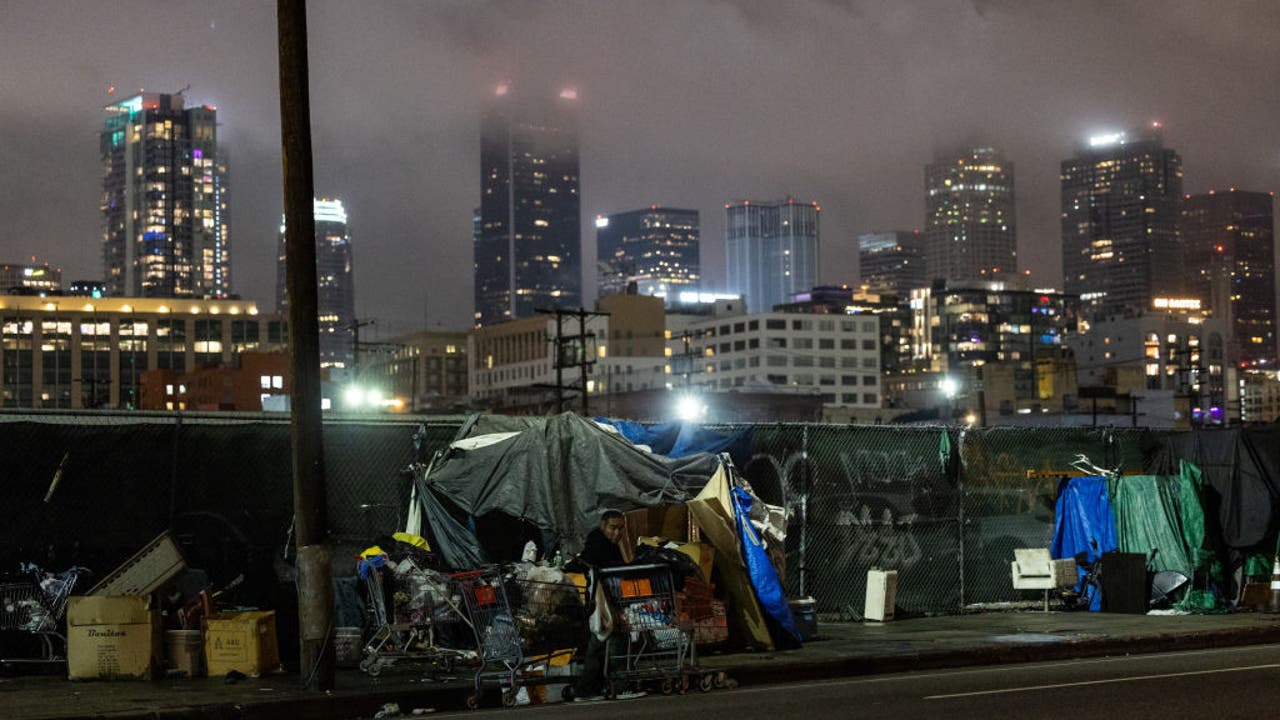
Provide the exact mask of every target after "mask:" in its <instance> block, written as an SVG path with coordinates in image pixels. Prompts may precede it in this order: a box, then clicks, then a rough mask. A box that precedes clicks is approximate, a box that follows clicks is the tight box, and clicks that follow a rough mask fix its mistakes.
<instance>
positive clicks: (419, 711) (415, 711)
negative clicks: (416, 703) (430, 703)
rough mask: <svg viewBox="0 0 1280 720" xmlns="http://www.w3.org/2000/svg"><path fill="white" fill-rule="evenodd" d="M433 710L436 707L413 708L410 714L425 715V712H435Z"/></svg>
mask: <svg viewBox="0 0 1280 720" xmlns="http://www.w3.org/2000/svg"><path fill="white" fill-rule="evenodd" d="M435 711H436V709H435V708H414V709H413V713H412V714H414V715H427V714H430V713H433V712H435Z"/></svg>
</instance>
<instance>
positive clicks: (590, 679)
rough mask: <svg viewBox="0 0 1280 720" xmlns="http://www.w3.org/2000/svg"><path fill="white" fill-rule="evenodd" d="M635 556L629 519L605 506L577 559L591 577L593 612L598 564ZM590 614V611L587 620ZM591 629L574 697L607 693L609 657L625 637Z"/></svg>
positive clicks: (614, 563) (603, 565)
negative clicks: (598, 633) (599, 633)
mask: <svg viewBox="0 0 1280 720" xmlns="http://www.w3.org/2000/svg"><path fill="white" fill-rule="evenodd" d="M634 560H635V549H634V548H633V547H632V546H631V543H630V542H628V541H627V520H626V518H625V517H623V515H622V513H620V512H618V511H617V510H606V511H605V512H604V513H603V514H601V515H600V525H599V526H598V527H596V528H595V529H594V530H592V531H591V532H590V533H588V534H587V539H586V541H585V542H584V543H583V548H582V552H581V553H579V554H578V558H577V562H576V563H575V564H576V565H578V566H579V567H580V568H583V569H584V570H585V572H587V573H588V574H589V575H590V576H591V578H592V582H591V586H590V592H588V594H587V599H588V602H590V603H591V612H592V613H594V612H595V584H596V582H598V580H596V579H595V573H594V571H595V569H596V568H608V567H617V566H619V565H626V564H627V563H630V562H633V561H634ZM589 618H590V616H589V615H588V622H589ZM588 632H589V635H590V638H589V639H588V640H587V655H586V658H585V662H584V663H583V668H582V674H581V675H579V676H578V679H577V680H576V681H575V682H574V684H573V697H574V700H575V701H580V702H585V701H589V700H601V699H603V698H604V693H605V679H606V677H607V674H608V669H609V668H608V664H609V657H610V656H616V655H618V654H619V653H620V652H621V643H622V638H621V637H620V636H619V635H618V634H617V633H616V632H615V633H613V634H611V635H609V637H607V638H605V639H604V640H601V639H600V638H598V637H596V634H595V633H594V632H590V631H588ZM641 695H644V693H642V692H641V693H617V694H616V695H615V697H617V698H618V699H627V698H632V697H640V696H641Z"/></svg>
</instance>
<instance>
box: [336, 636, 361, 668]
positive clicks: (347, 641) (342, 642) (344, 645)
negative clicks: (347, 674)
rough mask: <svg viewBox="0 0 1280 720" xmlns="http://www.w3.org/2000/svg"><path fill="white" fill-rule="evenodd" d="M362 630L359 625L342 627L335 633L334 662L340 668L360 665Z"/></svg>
mask: <svg viewBox="0 0 1280 720" xmlns="http://www.w3.org/2000/svg"><path fill="white" fill-rule="evenodd" d="M360 640H361V630H360V628H358V627H340V628H338V629H337V630H335V631H334V634H333V662H334V664H335V665H336V666H338V667H340V668H353V667H357V666H358V665H360V655H361V652H360Z"/></svg>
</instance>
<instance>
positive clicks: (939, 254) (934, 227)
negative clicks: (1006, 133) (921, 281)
mask: <svg viewBox="0 0 1280 720" xmlns="http://www.w3.org/2000/svg"><path fill="white" fill-rule="evenodd" d="M924 184H925V226H924V250H925V268H926V272H927V273H928V276H929V279H930V280H934V279H944V280H948V281H950V282H965V281H972V280H984V279H986V280H989V279H991V278H992V277H995V276H999V275H1001V274H1005V275H1010V274H1016V273H1017V272H1018V231H1017V223H1016V218H1015V217H1014V215H1015V213H1014V204H1013V163H1011V162H1009V161H1008V160H1006V159H1005V158H1004V156H1003V155H1001V154H1000V152H998V151H997V150H995V149H993V148H989V147H975V148H969V149H966V150H963V151H961V152H956V153H951V154H947V155H940V156H938V158H937V159H936V160H935V161H934V162H933V163H931V164H929V165H928V166H927V167H926V168H925V182H924Z"/></svg>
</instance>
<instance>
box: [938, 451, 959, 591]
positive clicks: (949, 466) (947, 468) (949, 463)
mask: <svg viewBox="0 0 1280 720" xmlns="http://www.w3.org/2000/svg"><path fill="white" fill-rule="evenodd" d="M942 432H944V433H948V434H950V432H951V431H950V430H948V429H947V428H943V429H942ZM962 437H963V435H962ZM947 447H948V448H949V449H950V451H951V452H956V448H955V447H954V446H953V445H952V444H951V443H950V442H948V443H947ZM951 467H952V465H951V456H950V454H948V456H947V464H946V466H945V467H944V468H943V472H949V471H950V469H951ZM954 467H955V470H956V494H957V498H958V508H957V512H956V522H957V524H959V526H960V529H959V532H957V533H956V535H957V536H958V537H959V539H960V546H959V548H958V549H959V553H958V554H959V562H958V563H957V565H958V566H959V570H960V609H961V610H963V609H964V595H965V593H964V583H965V577H964V522H965V518H964V502H965V498H964V467H963V465H962V464H960V463H956V464H955V466H954Z"/></svg>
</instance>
